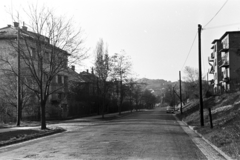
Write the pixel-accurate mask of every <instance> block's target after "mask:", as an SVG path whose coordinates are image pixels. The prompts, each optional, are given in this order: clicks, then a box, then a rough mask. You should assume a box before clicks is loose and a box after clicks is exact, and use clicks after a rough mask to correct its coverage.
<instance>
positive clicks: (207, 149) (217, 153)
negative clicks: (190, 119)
mask: <svg viewBox="0 0 240 160" xmlns="http://www.w3.org/2000/svg"><path fill="white" fill-rule="evenodd" d="M174 117H175V118H176V120H177V122H178V123H179V125H180V126H181V127H182V129H183V130H184V131H185V132H186V133H187V134H188V135H189V136H190V137H191V139H192V141H193V142H194V143H195V145H196V146H197V147H198V148H199V149H200V150H201V151H202V153H203V154H204V155H205V156H206V157H207V158H208V159H217V160H221V159H226V160H231V159H232V158H231V157H229V156H228V155H226V154H225V153H224V152H223V151H222V150H220V149H219V148H218V147H216V146H215V145H213V144H212V143H211V142H209V141H208V140H206V139H205V138H204V137H203V136H202V135H201V134H200V133H198V132H197V131H195V130H194V129H193V127H191V126H189V125H188V124H187V123H185V122H184V121H181V120H179V119H178V117H177V116H175V115H174Z"/></svg>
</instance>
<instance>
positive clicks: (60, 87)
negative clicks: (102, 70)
mask: <svg viewBox="0 0 240 160" xmlns="http://www.w3.org/2000/svg"><path fill="white" fill-rule="evenodd" d="M17 42H18V43H17ZM18 54H19V55H21V56H20V72H21V81H22V82H24V83H25V85H26V86H27V87H26V88H28V89H30V90H31V91H32V94H35V102H36V104H38V102H39V101H38V100H37V97H38V98H39V94H40V90H41V89H40V88H42V90H43V91H42V92H44V93H45V94H49V98H48V101H47V107H46V111H47V114H46V115H47V116H51V115H54V116H56V115H57V116H62V115H63V114H62V113H64V115H65V116H66V115H67V114H66V111H67V99H66V93H67V92H68V87H67V85H68V83H67V82H68V73H67V71H68V67H67V63H68V55H69V54H68V53H67V52H66V51H64V50H62V49H60V48H58V47H56V46H54V45H53V44H51V43H50V39H49V38H48V37H45V36H43V35H41V34H38V33H34V32H31V31H28V29H27V27H26V26H23V27H22V28H20V26H19V23H17V22H14V25H13V26H12V25H7V27H4V28H1V29H0V60H1V64H2V66H1V67H2V68H1V72H2V71H10V73H12V77H13V78H15V79H16V75H14V73H17V68H18V65H17V64H18V61H17V55H18ZM3 68H4V70H3ZM14 76H15V77H14ZM40 86H42V87H40ZM48 91H49V92H48ZM47 92H48V93H47ZM36 93H38V95H37V94H36ZM32 97H34V96H32ZM32 102H33V101H31V103H32ZM33 105H34V104H32V106H33ZM38 105H39V104H38ZM35 108H38V107H35ZM54 112H57V113H54Z"/></svg>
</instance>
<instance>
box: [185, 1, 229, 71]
mask: <svg viewBox="0 0 240 160" xmlns="http://www.w3.org/2000/svg"><path fill="white" fill-rule="evenodd" d="M227 2H228V0H226V1H225V2H224V4H223V5H222V6H221V8H220V9H219V10H218V11H217V12H216V14H215V15H214V16H213V17H212V18H211V19H210V20H209V21H208V22H207V23H206V25H204V27H203V30H206V29H213V28H216V27H210V28H206V26H207V25H209V24H210V23H211V22H212V20H213V19H214V18H215V17H216V16H217V15H218V14H219V12H220V11H221V10H222V9H223V7H224V6H225V5H226V4H227ZM231 25H232V24H231ZM217 27H218V26H217ZM196 37H197V33H196V34H195V36H194V39H193V42H192V44H191V47H190V49H189V52H188V54H187V57H186V59H185V61H184V63H183V66H182V68H181V70H182V69H183V67H184V66H185V64H186V62H187V60H188V57H189V55H190V53H191V50H192V48H193V44H194V42H195V40H196ZM205 76H206V75H205Z"/></svg>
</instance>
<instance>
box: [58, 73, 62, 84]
mask: <svg viewBox="0 0 240 160" xmlns="http://www.w3.org/2000/svg"><path fill="white" fill-rule="evenodd" d="M58 83H59V84H62V76H60V75H58Z"/></svg>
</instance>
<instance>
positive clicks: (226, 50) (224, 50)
mask: <svg viewBox="0 0 240 160" xmlns="http://www.w3.org/2000/svg"><path fill="white" fill-rule="evenodd" d="M228 50H229V49H228V48H223V49H221V50H220V51H219V52H228Z"/></svg>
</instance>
